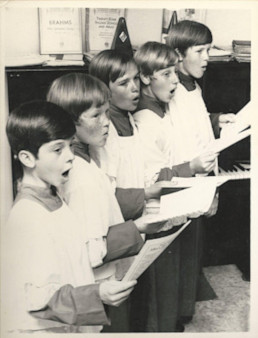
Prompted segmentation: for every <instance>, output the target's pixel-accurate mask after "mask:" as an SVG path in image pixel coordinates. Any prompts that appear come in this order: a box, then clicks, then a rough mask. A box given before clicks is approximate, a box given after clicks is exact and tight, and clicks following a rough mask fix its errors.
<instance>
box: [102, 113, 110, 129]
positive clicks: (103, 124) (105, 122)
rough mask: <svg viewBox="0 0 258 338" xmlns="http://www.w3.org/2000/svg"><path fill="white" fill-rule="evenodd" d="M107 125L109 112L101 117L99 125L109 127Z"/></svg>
mask: <svg viewBox="0 0 258 338" xmlns="http://www.w3.org/2000/svg"><path fill="white" fill-rule="evenodd" d="M109 123H110V114H109V112H105V113H104V114H103V115H102V116H101V124H102V126H109Z"/></svg>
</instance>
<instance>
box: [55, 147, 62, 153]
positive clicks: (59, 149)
mask: <svg viewBox="0 0 258 338" xmlns="http://www.w3.org/2000/svg"><path fill="white" fill-rule="evenodd" d="M61 151H62V148H55V149H54V152H55V153H61Z"/></svg>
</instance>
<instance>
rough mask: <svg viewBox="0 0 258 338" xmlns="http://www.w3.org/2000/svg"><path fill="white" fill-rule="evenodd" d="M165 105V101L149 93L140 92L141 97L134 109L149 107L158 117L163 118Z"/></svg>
mask: <svg viewBox="0 0 258 338" xmlns="http://www.w3.org/2000/svg"><path fill="white" fill-rule="evenodd" d="M166 107H167V104H166V103H164V102H160V101H158V100H157V99H155V98H153V97H151V96H149V95H146V94H144V93H141V98H140V101H139V104H138V107H137V110H136V111H139V110H143V109H149V110H151V111H153V112H154V113H156V114H157V115H158V116H159V117H161V118H163V117H164V116H165V113H166Z"/></svg>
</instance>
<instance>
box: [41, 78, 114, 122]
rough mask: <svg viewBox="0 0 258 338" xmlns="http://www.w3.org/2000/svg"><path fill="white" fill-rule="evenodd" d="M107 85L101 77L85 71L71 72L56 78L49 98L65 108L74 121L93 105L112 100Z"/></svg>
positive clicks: (100, 104) (98, 105) (97, 105)
mask: <svg viewBox="0 0 258 338" xmlns="http://www.w3.org/2000/svg"><path fill="white" fill-rule="evenodd" d="M110 97H111V94H110V90H109V89H108V88H107V86H106V85H105V84H104V83H103V82H102V81H100V80H99V79H97V78H95V77H93V76H91V75H87V74H84V73H70V74H66V75H63V76H61V77H59V78H57V79H56V80H54V81H53V82H52V84H51V86H50V88H49V90H48V94H47V100H48V101H50V102H53V103H55V104H57V105H59V106H61V107H62V108H63V109H65V110H66V111H67V112H68V113H69V114H70V116H71V118H72V119H73V121H74V122H78V119H79V117H80V115H81V114H82V113H83V112H85V111H87V110H88V109H90V108H91V107H92V106H95V107H100V106H102V105H103V104H105V103H106V102H108V101H109V100H110Z"/></svg>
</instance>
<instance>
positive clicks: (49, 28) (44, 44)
mask: <svg viewBox="0 0 258 338" xmlns="http://www.w3.org/2000/svg"><path fill="white" fill-rule="evenodd" d="M39 23H40V53H41V54H81V53H82V29H81V10H80V9H79V8H39Z"/></svg>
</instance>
